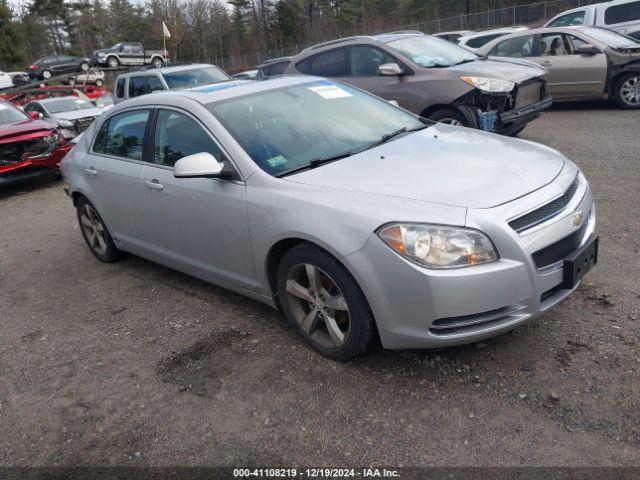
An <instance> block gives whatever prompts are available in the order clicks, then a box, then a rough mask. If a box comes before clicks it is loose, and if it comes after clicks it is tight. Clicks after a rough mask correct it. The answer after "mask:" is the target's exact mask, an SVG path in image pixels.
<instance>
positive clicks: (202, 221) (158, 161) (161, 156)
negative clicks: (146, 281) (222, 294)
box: [142, 108, 256, 288]
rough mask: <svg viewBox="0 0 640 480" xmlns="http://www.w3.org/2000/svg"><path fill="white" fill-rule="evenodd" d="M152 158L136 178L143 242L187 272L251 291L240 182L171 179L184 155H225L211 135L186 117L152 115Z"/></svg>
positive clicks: (167, 112)
mask: <svg viewBox="0 0 640 480" xmlns="http://www.w3.org/2000/svg"><path fill="white" fill-rule="evenodd" d="M157 112H158V113H157V118H156V120H155V126H154V127H153V128H152V129H151V131H152V135H153V138H152V140H151V141H152V142H153V157H152V159H151V161H152V163H149V164H148V165H147V166H146V167H145V168H144V171H143V174H142V187H143V188H142V190H143V195H144V205H145V207H144V208H145V211H146V213H147V218H146V221H147V224H148V225H149V226H150V227H151V228H149V230H147V232H146V234H147V235H148V238H147V242H148V243H149V244H153V245H154V253H155V255H156V256H158V257H160V258H161V259H164V260H168V261H170V262H171V263H173V264H177V265H178V266H180V267H182V268H187V267H188V269H190V270H193V271H195V272H197V273H198V274H204V275H207V276H213V277H215V278H216V279H222V280H224V281H228V282H231V283H233V284H235V285H240V286H243V287H247V288H253V287H255V284H256V280H255V267H254V264H253V256H252V254H251V245H250V242H249V227H248V222H247V212H246V198H245V184H244V183H243V182H241V181H237V180H221V179H212V178H176V177H174V176H173V166H174V164H175V162H176V161H178V160H179V159H180V158H183V157H185V156H187V155H192V154H195V153H200V152H208V153H210V154H211V155H213V156H214V157H215V158H216V159H217V160H218V161H222V162H226V163H228V162H229V158H228V156H227V155H226V154H225V153H224V151H223V149H222V148H221V147H220V146H219V144H218V142H217V141H216V140H215V139H214V138H213V136H212V135H211V133H210V132H209V131H208V130H207V129H206V128H205V127H204V126H203V125H202V124H201V123H200V122H199V121H198V120H197V119H196V118H195V117H192V116H191V115H190V114H189V113H187V112H185V111H183V110H179V109H169V108H162V109H159V110H158V111H157Z"/></svg>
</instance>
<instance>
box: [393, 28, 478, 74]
mask: <svg viewBox="0 0 640 480" xmlns="http://www.w3.org/2000/svg"><path fill="white" fill-rule="evenodd" d="M387 45H389V46H390V47H392V48H394V49H396V50H397V51H398V52H400V53H401V54H402V55H404V56H405V57H407V58H408V59H409V60H411V61H412V62H414V63H416V64H418V65H420V66H421V67H424V68H432V67H451V66H452V65H458V64H459V63H465V62H471V61H473V60H477V59H478V57H477V56H476V55H474V54H473V53H471V52H469V51H467V50H465V49H464V48H462V47H459V46H457V45H454V44H453V43H450V42H447V41H446V40H442V39H439V38H433V37H428V36H426V35H425V36H415V37H404V38H401V39H399V40H392V41H390V42H388V44H387Z"/></svg>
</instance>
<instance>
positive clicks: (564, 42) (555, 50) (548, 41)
mask: <svg viewBox="0 0 640 480" xmlns="http://www.w3.org/2000/svg"><path fill="white" fill-rule="evenodd" d="M572 53H573V47H572V45H571V43H569V39H568V38H567V36H566V35H563V34H561V33H545V34H543V35H540V56H541V57H555V56H561V55H571V54H572Z"/></svg>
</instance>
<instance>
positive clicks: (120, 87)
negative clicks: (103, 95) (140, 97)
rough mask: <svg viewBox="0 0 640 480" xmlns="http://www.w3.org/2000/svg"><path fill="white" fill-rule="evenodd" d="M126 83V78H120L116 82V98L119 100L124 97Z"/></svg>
mask: <svg viewBox="0 0 640 480" xmlns="http://www.w3.org/2000/svg"><path fill="white" fill-rule="evenodd" d="M124 82H125V79H124V78H119V79H118V81H117V82H116V97H117V98H122V97H124Z"/></svg>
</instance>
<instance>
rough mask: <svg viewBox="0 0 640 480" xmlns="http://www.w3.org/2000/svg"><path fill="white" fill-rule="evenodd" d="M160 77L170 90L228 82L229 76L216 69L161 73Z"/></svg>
mask: <svg viewBox="0 0 640 480" xmlns="http://www.w3.org/2000/svg"><path fill="white" fill-rule="evenodd" d="M162 76H163V77H164V81H165V82H167V85H168V86H169V88H170V89H177V88H193V87H198V86H200V85H209V84H212V83H219V82H224V81H226V80H229V75H227V74H226V73H224V72H223V71H222V70H220V69H219V68H217V67H205V68H194V69H192V70H181V71H179V72H170V73H163V74H162Z"/></svg>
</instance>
